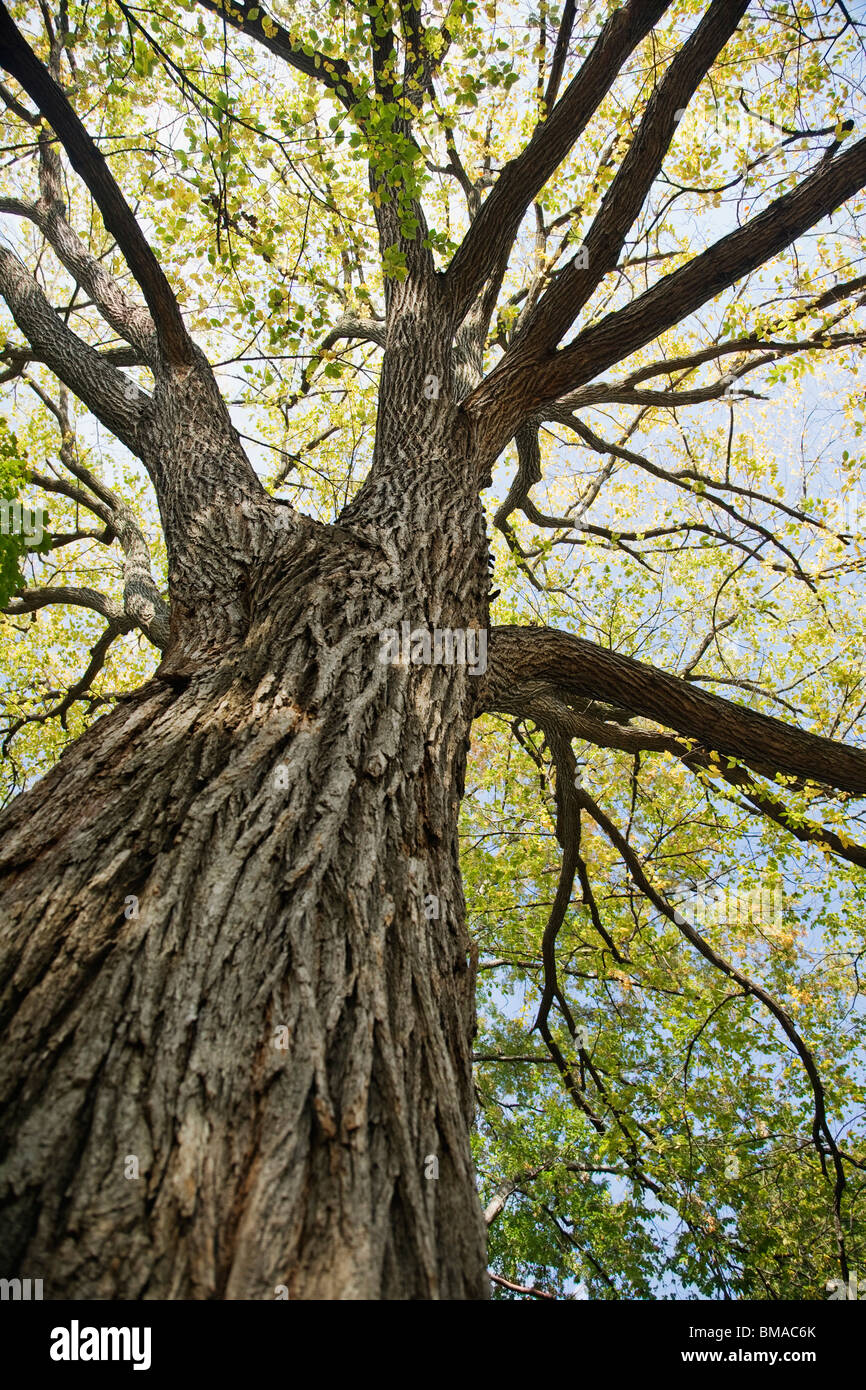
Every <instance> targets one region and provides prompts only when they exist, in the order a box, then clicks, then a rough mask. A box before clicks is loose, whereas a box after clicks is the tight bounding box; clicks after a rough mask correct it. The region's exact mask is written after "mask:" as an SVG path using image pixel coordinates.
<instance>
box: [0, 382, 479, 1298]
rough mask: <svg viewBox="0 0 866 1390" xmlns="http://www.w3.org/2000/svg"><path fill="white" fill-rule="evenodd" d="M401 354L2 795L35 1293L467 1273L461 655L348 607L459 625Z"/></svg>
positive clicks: (20, 1210)
mask: <svg viewBox="0 0 866 1390" xmlns="http://www.w3.org/2000/svg"><path fill="white" fill-rule="evenodd" d="M421 379H423V378H421ZM412 380H413V381H414V382H415V383H416V387H415V388H413V394H414V403H413V405H412V414H411V415H410V416H409V417H407V415H406V409H408V405H407V403H406V402H403V408H402V424H401V427H400V429H399V430H392V434H393V438H392V439H391V441H390V444H389V440H388V433H389V429H388V418H389V417H388V415H387V412H386V415H385V417H383V420H382V421H380V430H379V442H378V443H377V457H376V459H375V460H374V467H373V470H372V471H371V475H370V478H369V480H368V482H367V484H366V485H365V487H364V489H362V492H361V493H360V494H359V496H358V498H357V499H356V501H355V502H354V503H353V504H352V505H351V506H350V507H349V508H347V510H346V512H345V514H344V516H343V517H342V518H341V520H340V524H339V525H337V526H334V527H324V526H318V525H316V524H315V523H312V522H309V521H304V520H301V521H300V522H299V523H298V525H297V527H296V529H295V530H293V531H292V532H291V534H283V535H281V534H280V532H279V528H278V527H277V528H276V529H275V530H274V531H273V534H272V541H271V549H270V553H269V554H264V555H262V556H260V557H259V559H258V561H257V563H256V565H255V566H254V567H250V568H249V569H248V580H247V582H248V592H247V593H246V595H245V596H244V605H245V612H246V614H247V620H246V630H245V633H244V635H243V639H242V640H240V641H238V642H236V643H234V644H232V643H231V642H229V643H228V644H227V647H226V650H225V652H224V654H223V656H222V658H221V659H220V660H218V661H211V662H210V663H204V665H201V664H200V665H199V667H198V668H196V669H193V671H192V674H189V673H187V674H183V671H184V663H183V662H182V661H181V662H179V663H178V662H174V663H173V661H172V658H171V655H170V654H169V658H168V660H167V661H166V662H165V663H164V666H163V668H161V671H160V672H158V673H157V679H155V680H153V681H152V682H150V683H149V684H148V685H147V686H146V687H145V688H144V689H143V690H141V691H139V692H138V693H137V694H136V695H134V696H133V697H131V698H129V699H126V700H124V701H123V702H122V703H121V705H120V707H119V708H117V709H116V710H115V711H113V712H112V713H111V714H110V715H108V716H106V717H105V718H103V719H101V720H100V721H99V722H98V724H96V725H95V726H94V727H93V728H92V729H91V730H90V731H89V732H88V733H87V734H86V735H85V736H84V737H83V738H82V739H80V740H79V741H78V743H76V744H75V745H74V746H73V747H72V748H70V749H69V750H68V751H67V752H66V753H65V754H64V756H63V758H62V759H61V760H60V762H59V764H58V766H57V767H56V768H55V769H54V770H53V771H52V772H51V773H50V774H49V775H48V776H47V777H45V778H44V779H43V780H42V781H41V782H40V783H39V784H38V785H37V786H36V787H34V788H33V789H31V790H30V791H28V792H27V793H26V794H25V795H24V796H22V797H21V798H20V799H19V800H18V801H17V802H15V803H13V805H12V806H11V808H10V809H9V811H8V812H7V813H6V815H5V817H4V818H3V823H2V826H0V829H2V850H0V889H2V910H3V916H4V919H5V924H4V927H3V931H2V959H0V1008H2V1018H0V1026H2V1028H3V1030H4V1032H5V1034H6V1046H5V1050H4V1058H3V1064H2V1069H0V1086H2V1091H0V1095H2V1102H3V1105H4V1108H5V1114H6V1118H5V1121H4V1133H5V1136H6V1139H5V1142H4V1151H3V1162H2V1168H0V1180H2V1188H0V1193H2V1199H3V1204H4V1209H3V1216H2V1240H0V1245H2V1272H3V1273H4V1274H5V1275H7V1276H12V1275H15V1274H18V1273H20V1274H21V1275H24V1276H28V1275H29V1276H31V1277H41V1278H43V1280H44V1284H45V1296H46V1297H47V1298H63V1297H75V1298H99V1299H112V1298H118V1299H132V1298H193V1299H205V1298H229V1299H238V1298H244V1299H248V1298H252V1299H272V1298H274V1297H280V1296H285V1294H284V1292H283V1290H282V1289H281V1287H280V1286H284V1287H285V1289H287V1290H288V1296H289V1297H290V1298H301V1299H314V1298H328V1299H364V1298H421V1299H435V1298H452V1299H464V1298H470V1299H474V1298H485V1297H487V1296H488V1281H487V1279H486V1275H485V1260H484V1235H483V1221H482V1215H481V1210H480V1205H479V1201H478V1197H477V1193H476V1189H475V1183H474V1174H473V1167H472V1161H471V1156H470V1146H469V1132H470V1125H471V1120H472V1112H473V1091H472V1080H471V1040H472V1036H473V1033H474V987H475V971H474V963H473V960H472V957H471V953H470V944H469V940H468V937H467V933H466V930H465V925H464V906H463V898H462V889H461V883H460V874H459V867H458V846H457V817H458V810H459V803H460V797H461V794H462V790H463V778H464V768H465V758H466V751H467V747H468V738H469V729H470V724H471V719H472V715H473V710H474V707H475V694H476V690H477V689H478V687H479V682H478V680H477V679H476V678H475V677H474V676H473V675H472V674H470V672H469V671H468V670H467V669H466V667H461V666H458V665H451V666H449V665H444V664H440V665H435V664H429V665H428V664H418V665H415V664H413V663H412V662H409V663H408V664H407V663H405V662H398V663H397V664H391V663H388V662H384V661H383V660H382V659H381V656H382V652H383V648H382V644H381V642H380V638H379V634H380V632H382V631H383V630H386V629H397V630H399V629H400V625H401V623H402V622H403V621H405V620H408V621H409V622H410V623H411V624H412V626H413V627H415V626H417V625H420V624H424V625H428V626H429V627H431V628H432V627H434V626H439V627H456V628H460V629H465V628H466V627H467V626H472V627H478V628H482V627H483V628H486V624H487V612H486V588H487V582H486V573H487V571H486V539H485V534H484V526H483V517H482V513H481V509H480V504H479V501H478V497H477V485H473V483H472V477H471V469H469V468H468V467H467V463H466V456H465V452H462V450H464V449H465V441H463V442H462V443H461V441H460V440H459V439H458V438H457V436H456V435H455V437H454V438H452V439H450V440H449V439H448V438H447V431H448V428H449V427H450V424H453V418H452V416H451V412H449V411H448V410H447V409H446V410H444V411H443V409H442V408H441V407H442V403H441V402H439V403H438V406H437V409H436V420H437V425H438V429H437V431H436V432H435V433H434V432H431V431H425V429H424V428H422V427H423V424H424V418H425V417H424V409H425V404H429V402H426V403H425V400H424V399H423V397H422V395H420V394H419V390H418V387H417V383H418V382H419V377H418V374H417V372H415V373H413V374H412ZM383 386H384V383H383ZM395 409H396V410H397V412H398V413H399V411H400V403H399V402H397V403H396V407H395ZM390 418H391V420H392V422H393V420H394V419H395V418H396V414H392V416H391V417H390ZM407 418H413V419H416V420H417V422H418V423H417V428H416V429H414V430H411V431H407V428H406V423H405V422H406V419H407ZM431 418H432V417H431ZM443 431H444V433H443ZM398 437H399V441H400V446H399V448H397V447H396V445H395V440H396V439H397V438H398ZM407 440H410V441H411V447H413V448H414V449H415V450H416V451H418V453H416V462H417V463H418V466H417V467H415V468H414V469H413V470H412V472H413V480H412V482H411V485H408V484H407V480H406V478H405V476H404V475H405V472H406V469H405V452H404V445H405V444H406V442H407ZM443 445H444V447H443ZM389 449H390V450H391V452H390V453H389ZM425 451H426V452H425ZM274 512H275V515H276V517H277V521H279V509H278V508H275V509H274ZM220 524H221V525H222V526H223V527H224V526H225V524H226V523H225V520H224V518H223V519H221V521H220ZM170 529H171V528H170V525H167V531H169V532H170ZM221 543H224V542H221ZM195 545H196V555H197V560H196V563H197V564H198V565H199V566H200V567H202V566H203V569H204V570H205V571H207V570H208V556H207V536H206V534H204V535H201V534H199V535H197V537H196V541H195ZM202 557H204V562H203V558H202ZM210 561H212V566H211V568H212V569H213V571H214V572H215V573H216V572H218V571H219V568H220V554H219V551H218V550H216V549H215V550H214V552H213V554H212V555H211V556H210ZM236 609H237V604H235V607H234V609H233V610H232V613H233V616H232V622H235V619H236ZM172 621H173V623H174V621H175V619H174V616H173V619H172ZM205 626H206V624H205ZM175 636H177V634H175ZM199 646H201V644H200V643H199ZM193 665H194V663H193ZM178 671H180V672H181V674H178Z"/></svg>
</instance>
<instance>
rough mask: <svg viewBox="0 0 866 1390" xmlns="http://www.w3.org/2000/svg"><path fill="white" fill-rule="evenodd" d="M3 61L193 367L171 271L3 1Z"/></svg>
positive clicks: (174, 352)
mask: <svg viewBox="0 0 866 1390" xmlns="http://www.w3.org/2000/svg"><path fill="white" fill-rule="evenodd" d="M0 64H2V66H3V67H4V68H5V69H6V71H7V72H8V73H10V74H11V75H12V76H13V77H14V78H15V79H16V81H18V82H19V83H20V84H21V86H22V87H23V88H24V90H25V92H27V95H28V96H29V97H30V98H31V99H32V100H33V101H34V102H35V103H36V105H37V106H38V107H39V110H40V111H41V112H42V114H43V116H44V117H45V119H46V120H47V121H49V122H50V124H51V126H52V127H53V129H54V130H55V132H56V133H57V135H58V136H59V138H60V140H61V141H62V143H63V145H64V147H65V149H66V152H67V154H68V156H69V161H70V163H71V164H72V167H73V169H74V170H75V172H76V173H77V174H78V175H79V176H80V177H81V178H82V179H83V180H84V183H85V184H86V185H87V187H88V189H89V190H90V192H91V193H92V194H93V197H94V199H95V200H96V203H97V206H98V207H99V210H100V212H101V213H102V219H103V221H104V223H105V226H106V229H107V231H108V232H110V234H111V235H112V236H113V237H114V239H115V241H116V242H117V244H118V246H119V247H120V250H121V251H122V253H123V256H124V258H125V260H126V263H127V265H128V266H129V268H130V270H131V271H132V273H133V275H134V276H135V279H136V281H137V282H138V284H139V285H140V286H141V290H142V293H143V294H144V297H145V300H146V302H147V306H148V308H149V309H150V312H151V315H152V318H153V322H154V324H155V325H156V333H157V337H158V340H159V346H160V350H161V352H162V354H163V356H164V357H165V359H166V361H168V362H170V363H172V364H176V365H189V364H190V363H191V362H192V359H193V352H194V349H193V344H192V340H191V339H190V337H189V334H188V333H187V331H186V327H185V325H184V322H183V318H182V317H181V312H180V308H179V306H178V303H177V300H176V298H175V295H174V292H173V290H172V289H171V286H170V285H169V283H168V280H167V279H166V277H165V274H164V272H163V270H162V267H161V266H160V264H159V262H158V261H157V259H156V256H155V255H154V253H153V251H152V250H151V248H150V246H149V245H148V243H147V241H146V239H145V236H144V233H143V232H142V230H141V228H140V227H139V225H138V223H137V222H136V220H135V217H134V216H133V213H132V210H131V209H130V207H129V204H128V203H127V201H126V199H125V198H124V196H123V194H122V193H121V191H120V188H119V187H118V185H117V183H116V181H115V179H114V176H113V174H112V173H111V171H110V169H109V167H108V164H107V163H106V161H105V157H104V156H103V155H102V154H101V152H100V151H99V150H98V148H97V147H96V145H95V144H94V142H93V140H92V139H91V138H90V136H89V134H88V133H87V131H86V130H85V128H84V126H83V125H82V123H81V121H80V120H79V118H78V116H77V115H76V113H75V111H74V110H73V109H72V106H71V104H70V102H69V100H68V98H67V97H66V95H65V93H64V92H63V90H62V89H61V88H60V87H59V86H58V84H57V83H56V82H55V80H54V78H53V77H52V76H51V74H50V73H49V72H48V70H47V69H46V68H45V67H44V65H43V64H42V63H41V62H40V61H39V59H38V58H37V57H36V54H35V53H34V52H33V50H32V49H31V48H30V46H29V44H28V43H27V42H26V41H25V39H24V38H23V36H22V35H21V34H20V32H19V31H18V29H17V28H16V26H15V24H14V23H13V22H12V19H11V17H10V15H9V11H8V10H7V9H6V6H5V5H4V4H2V3H0Z"/></svg>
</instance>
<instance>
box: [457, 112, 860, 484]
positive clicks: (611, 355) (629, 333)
mask: <svg viewBox="0 0 866 1390" xmlns="http://www.w3.org/2000/svg"><path fill="white" fill-rule="evenodd" d="M864 184H866V139H864V140H860V141H858V142H857V144H856V145H854V146H853V147H852V148H851V149H850V150H848V151H847V152H846V153H844V154H840V155H837V157H836V158H835V159H833V160H830V161H828V162H826V163H822V165H821V167H819V168H818V169H817V170H816V171H815V173H813V174H812V175H810V176H809V177H808V178H806V179H804V180H803V182H802V183H801V184H799V185H798V186H797V187H796V188H795V189H793V190H792V191H791V192H790V193H786V194H784V195H783V196H782V197H781V198H777V199H775V200H774V202H772V203H771V204H770V206H769V207H768V208H766V209H765V211H764V212H762V213H759V214H758V216H757V217H754V218H752V220H751V221H750V222H746V223H745V224H744V225H743V226H742V227H740V228H738V229H737V230H736V231H735V232H731V233H730V234H729V235H728V236H726V237H723V238H722V239H721V240H720V241H717V242H716V243H715V245H714V246H711V247H710V248H709V250H707V251H704V252H702V253H701V254H700V255H698V256H695V257H694V258H693V259H692V260H691V261H689V262H688V264H687V265H684V266H682V267H681V268H680V269H679V270H676V271H674V272H673V274H671V275H667V276H664V277H663V278H662V279H661V280H659V281H658V282H657V283H656V284H655V285H653V287H652V288H651V289H649V290H647V291H646V292H645V293H644V294H642V295H640V296H639V297H638V298H637V299H635V300H633V301H632V303H631V304H628V305H627V306H626V307H625V308H624V309H619V310H617V311H616V312H614V313H612V314H608V315H607V316H606V317H605V318H603V319H601V321H600V322H598V323H596V324H592V325H591V326H590V327H589V328H586V329H584V331H583V332H582V333H580V334H579V335H578V336H577V338H576V339H575V340H574V342H573V343H571V344H570V345H569V346H568V347H566V348H563V349H561V350H560V351H559V352H554V353H551V352H549V351H546V350H541V349H539V350H537V351H534V352H533V353H526V352H516V353H514V354H512V353H509V354H507V355H506V357H505V358H504V359H503V361H502V362H500V363H499V364H498V366H497V367H495V368H494V370H493V371H492V372H491V373H490V375H489V376H488V377H487V378H486V379H485V380H484V381H483V382H482V383H481V385H480V386H479V387H478V389H477V390H476V391H474V392H473V394H472V395H471V396H470V397H469V398H468V400H467V401H466V402H465V403H464V409H465V410H466V412H467V413H468V415H469V416H470V417H471V419H472V420H473V423H475V425H476V429H477V432H478V437H479V443H481V444H483V451H484V454H485V461H487V460H489V457H491V456H492V457H495V456H496V455H497V454H498V453H499V451H500V450H501V449H502V448H504V446H505V444H506V443H507V441H508V440H509V439H510V438H511V436H512V435H513V434H514V433H515V431H516V430H517V429H518V427H519V426H520V424H521V422H522V421H523V420H524V419H526V418H527V417H528V416H529V415H532V414H533V413H535V412H536V411H537V410H539V409H540V408H542V407H544V406H547V405H549V404H551V403H552V402H553V401H555V400H556V399H557V398H558V397H560V396H563V395H565V394H566V393H567V392H569V391H576V390H577V389H578V388H579V387H581V386H585V385H586V383H587V382H589V381H591V380H592V379H593V378H594V377H596V376H598V374H599V373H600V372H603V371H606V370H607V369H608V368H609V367H611V366H613V365H614V363H616V362H620V361H623V360H624V359H625V358H626V357H628V356H630V354H631V353H633V352H636V351H637V350H638V348H641V347H643V346H645V344H647V343H650V342H652V341H653V339H655V338H658V337H659V336H660V335H661V334H662V333H664V332H665V331H666V330H667V329H669V328H671V327H673V325H674V324H677V323H679V322H681V321H682V320H683V319H685V318H687V317H688V315H689V314H692V313H694V311H695V310H696V309H699V308H700V307H701V305H702V304H706V303H707V302H708V301H709V300H711V299H714V298H715V296H716V295H718V294H720V293H721V292H722V290H725V289H727V288H729V287H730V286H731V285H733V284H735V283H736V282H737V281H738V280H740V279H742V278H743V276H745V275H748V274H750V273H751V272H752V271H753V270H756V269H757V268H758V267H759V266H761V265H763V264H764V263H765V262H766V261H768V260H770V259H771V258H772V257H773V256H776V255H778V253H779V252H780V251H783V250H784V249H785V247H786V246H790V244H791V243H792V242H793V241H796V239H797V238H798V237H799V236H802V235H803V234H804V233H805V232H807V231H808V230H809V229H810V228H811V227H814V226H815V225H816V223H818V222H820V221H821V219H822V218H824V217H826V216H828V214H829V213H831V212H834V211H835V210H836V208H838V207H839V206H840V205H841V204H842V203H844V202H845V201H846V199H848V198H850V197H852V195H853V194H855V193H857V192H858V191H859V190H860V189H861V188H862V187H863V186H864Z"/></svg>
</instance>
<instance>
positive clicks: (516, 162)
mask: <svg viewBox="0 0 866 1390" xmlns="http://www.w3.org/2000/svg"><path fill="white" fill-rule="evenodd" d="M669 4H670V0H629V3H628V4H626V5H623V6H622V7H621V8H620V9H618V10H615V11H614V13H613V14H612V15H611V17H610V19H609V20H608V21H607V23H606V24H605V26H604V28H603V29H602V31H601V33H600V34H599V37H598V39H597V40H596V42H595V44H594V46H593V48H592V50H591V51H590V53H589V55H588V57H587V58H586V60H585V62H584V63H583V64H582V66H581V69H580V71H579V72H578V73H577V74H576V76H575V77H574V78H572V80H571V82H570V83H569V84H568V86H567V87H566V89H565V91H564V92H563V94H562V97H561V98H560V100H559V101H558V102H557V103H556V105H555V106H554V108H553V110H552V112H551V113H550V115H549V116H548V118H547V120H545V121H544V122H543V123H542V124H541V125H540V126H539V127H538V128H537V129H536V131H535V133H534V135H533V136H532V139H531V140H530V141H529V143H528V144H527V145H526V146H525V148H524V149H523V150H522V151H521V153H520V154H519V155H518V156H517V157H516V159H512V160H510V161H509V163H508V164H506V166H505V168H504V169H503V170H502V172H501V173H500V175H499V177H498V179H497V180H496V183H495V184H494V186H493V188H492V189H491V192H490V194H489V195H488V197H487V198H486V200H485V202H484V203H483V205H482V207H481V210H480V212H479V213H478V216H477V217H476V218H475V221H474V222H473V223H472V225H471V227H470V228H469V231H468V232H467V233H466V236H465V237H464V238H463V242H462V243H461V245H460V247H459V248H458V250H457V252H456V254H455V256H454V259H453V261H452V262H451V265H450V266H449V268H448V271H447V272H446V276H445V289H446V293H447V294H449V295H450V297H451V306H452V312H453V315H454V322H455V324H458V323H460V322H461V321H462V319H463V318H464V317H465V315H466V314H467V313H468V311H469V309H470V307H471V305H472V303H473V301H474V299H475V297H476V295H477V294H479V293H480V291H481V289H482V288H483V286H484V284H485V281H486V280H487V279H488V277H489V276H490V274H491V271H492V270H493V269H494V267H496V266H498V265H499V264H500V263H501V262H502V260H503V258H504V257H506V256H507V255H508V252H509V249H510V247H511V246H512V244H513V242H514V238H515V236H516V235H517V230H518V228H519V226H520V223H521V221H522V219H523V215H524V213H525V212H526V209H527V208H528V207H529V205H530V203H531V202H532V200H533V199H534V198H535V197H536V195H537V194H538V193H539V192H540V190H541V189H542V188H543V187H544V185H545V184H546V183H547V181H548V179H549V178H550V177H551V175H552V174H553V173H555V171H556V169H557V168H558V167H559V165H560V164H561V163H562V161H563V160H564V159H565V157H566V155H567V154H568V152H569V150H571V148H572V147H573V145H574V144H575V141H576V140H577V139H578V138H579V137H580V135H581V134H582V133H583V131H584V130H585V129H586V127H587V125H588V124H589V121H590V119H591V118H592V116H593V115H594V113H595V112H596V111H597V109H598V107H599V106H600V105H601V103H602V101H603V100H604V97H605V96H606V94H607V92H608V91H609V90H610V88H611V86H612V85H613V83H614V81H615V80H616V78H617V76H618V75H619V73H620V72H621V70H622V67H623V64H624V63H625V61H626V59H627V58H628V56H629V54H631V53H632V52H633V51H634V50H635V48H637V46H638V44H639V43H640V42H641V41H642V40H643V39H644V38H645V37H646V35H647V34H648V33H649V31H650V30H651V29H652V27H653V25H654V24H656V23H657V21H658V20H659V19H660V18H661V16H662V15H663V14H664V12H665V10H666V9H668V7H669Z"/></svg>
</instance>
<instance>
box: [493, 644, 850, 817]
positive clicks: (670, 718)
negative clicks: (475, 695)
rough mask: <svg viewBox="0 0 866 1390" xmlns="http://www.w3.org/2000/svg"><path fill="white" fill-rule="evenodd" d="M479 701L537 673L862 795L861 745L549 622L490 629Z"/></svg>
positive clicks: (761, 765) (710, 742)
mask: <svg viewBox="0 0 866 1390" xmlns="http://www.w3.org/2000/svg"><path fill="white" fill-rule="evenodd" d="M490 639H491V640H490V651H489V656H488V668H489V669H488V677H487V684H486V693H485V695H484V697H483V701H482V703H483V707H484V708H486V709H496V708H499V707H500V705H501V702H502V701H503V700H504V701H506V704H505V706H504V707H505V708H507V707H508V704H507V701H508V692H509V690H511V689H512V687H513V686H514V685H515V684H517V683H519V682H526V681H541V682H545V683H548V684H549V685H550V686H551V687H555V688H556V689H557V690H558V691H559V692H561V698H564V700H565V701H568V700H570V699H572V698H574V697H579V698H581V699H590V700H607V701H610V702H612V703H614V704H616V705H618V706H621V707H623V708H625V709H628V710H630V711H631V712H632V713H633V714H634V715H637V716H641V717H643V718H648V719H653V720H655V721H656V723H658V724H661V725H662V726H663V727H664V728H668V729H674V730H676V732H677V733H678V734H680V735H682V736H683V737H685V738H688V739H694V740H695V743H696V744H697V745H699V746H700V747H701V748H704V749H710V750H713V751H715V752H718V753H720V754H724V755H726V756H728V757H731V758H737V759H739V760H740V761H741V762H744V763H746V764H747V765H748V766H749V767H752V768H754V769H755V770H756V771H759V772H761V773H762V774H763V775H766V776H774V775H776V774H778V773H781V774H784V775H786V776H791V777H803V778H809V779H811V780H813V781H815V782H821V783H824V784H826V785H829V786H831V787H837V788H839V789H840V790H842V791H848V792H854V793H856V794H858V795H866V751H864V750H862V749H860V748H853V747H852V746H851V745H850V744H847V743H838V742H836V741H835V740H834V739H829V738H823V737H821V736H820V735H818V734H809V733H806V732H805V731H804V730H802V729H797V728H794V727H793V726H792V725H790V724H785V723H783V722H782V721H781V720H780V719H774V718H772V717H771V716H770V715H766V714H759V713H757V712H756V711H755V710H750V709H745V708H744V707H743V706H742V705H737V704H734V703H733V702H732V701H730V700H725V699H723V698H722V697H721V696H719V695H712V694H710V693H709V692H708V691H706V690H701V689H699V688H697V687H695V686H694V685H692V684H690V683H689V682H688V681H683V680H679V679H678V678H677V677H676V676H669V675H667V674H666V673H665V672H664V671H659V670H657V669H656V668H655V667H653V666H647V665H645V664H644V663H643V662H640V661H634V660H633V659H632V658H631V657H627V656H623V655H621V654H620V653H619V652H612V651H608V650H607V649H606V648H604V647H598V646H596V645H595V644H594V643H593V642H587V641H586V640H585V639H584V638H582V637H575V636H573V635H572V634H571V633H567V632H559V631H556V630H555V629H554V628H532V627H529V628H524V627H498V628H493V629H492V631H491V634H490Z"/></svg>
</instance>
